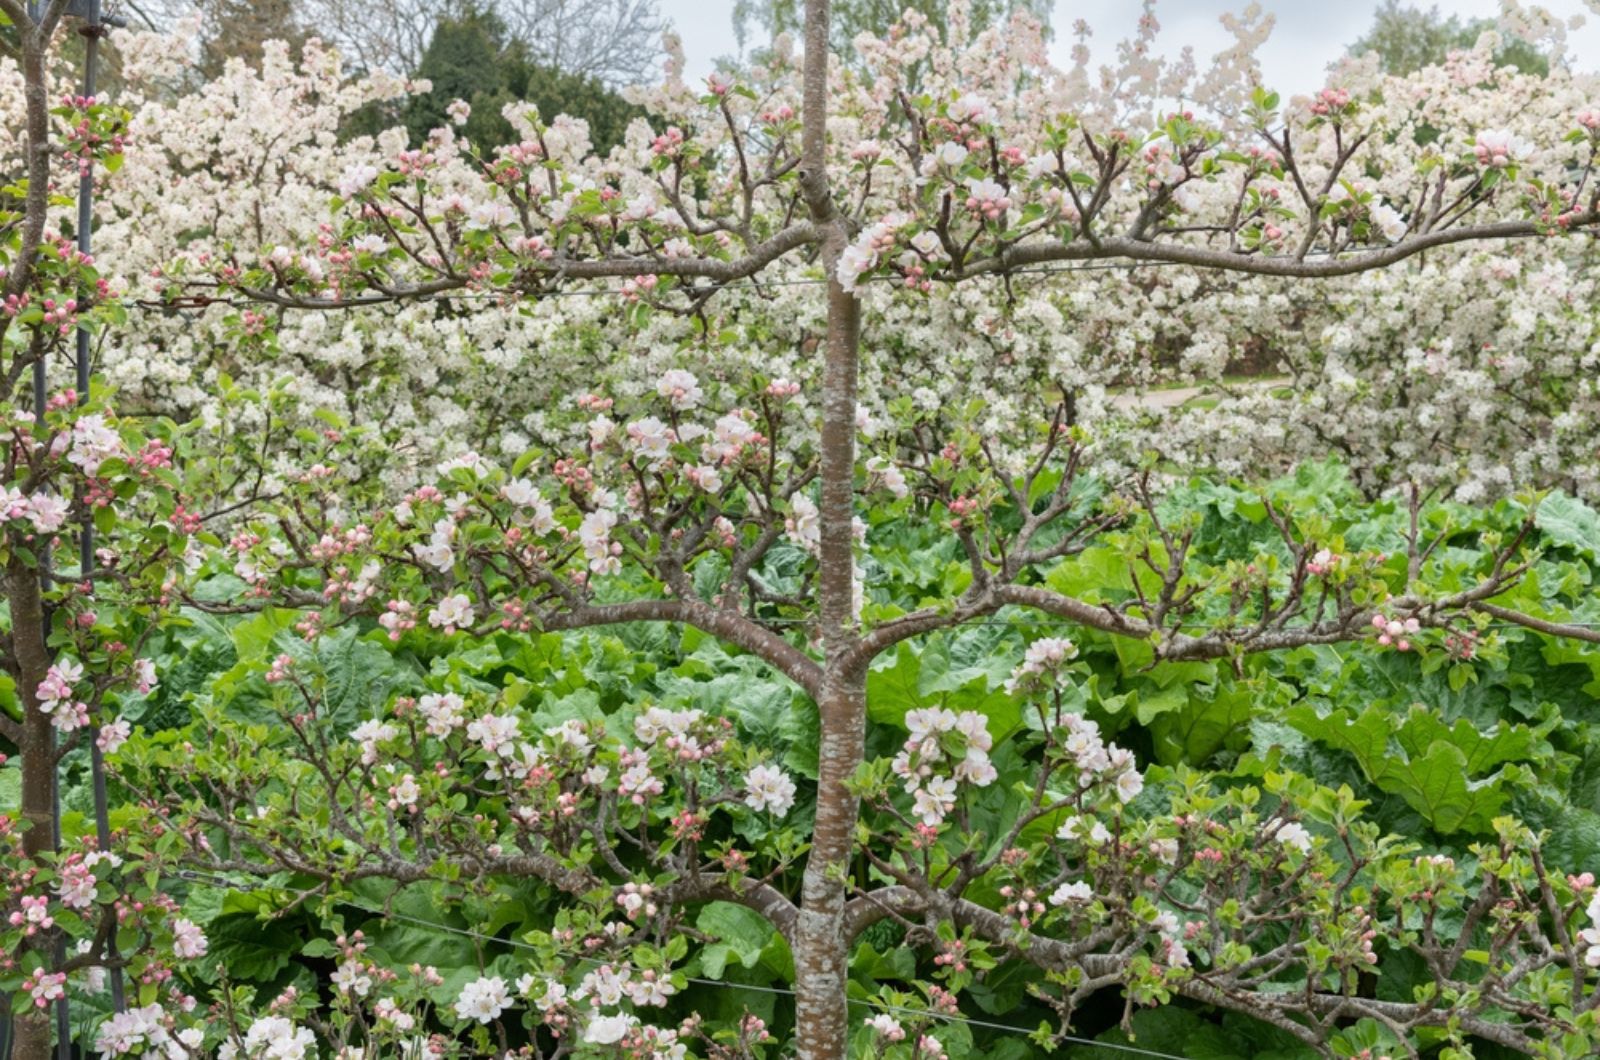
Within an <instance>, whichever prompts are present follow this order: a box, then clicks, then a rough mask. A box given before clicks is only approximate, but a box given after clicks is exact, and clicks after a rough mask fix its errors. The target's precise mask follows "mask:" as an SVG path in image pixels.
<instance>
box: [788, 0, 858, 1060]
mask: <svg viewBox="0 0 1600 1060" xmlns="http://www.w3.org/2000/svg"><path fill="white" fill-rule="evenodd" d="M805 48H806V52H805V74H804V93H805V99H804V104H803V109H802V113H801V123H802V124H801V162H800V191H801V195H802V196H803V197H804V198H805V202H806V206H807V208H808V209H809V211H810V213H811V219H812V222H813V223H815V224H816V225H817V226H818V228H820V229H821V230H822V237H823V238H822V265H823V268H824V269H825V270H826V272H827V274H828V280H829V283H828V337H827V343H826V346H825V351H824V356H825V358H826V360H825V362H824V365H823V376H822V438H821V455H822V469H821V471H822V473H821V481H822V496H821V503H820V504H819V505H818V508H819V511H820V515H821V524H822V525H821V543H820V548H819V550H818V571H817V588H818V597H819V600H818V604H819V612H820V617H821V623H822V629H821V632H822V650H823V667H824V677H823V682H822V694H821V695H820V696H819V697H818V701H817V707H818V712H819V714H820V716H821V727H822V731H821V747H820V754H819V758H818V766H817V821H816V826H815V829H814V831H813V833H812V837H811V852H810V855H809V856H808V857H807V859H806V871H805V880H804V883H803V885H802V889H801V906H800V916H799V919H798V921H797V922H796V925H795V995H796V997H795V1023H796V1027H795V1034H796V1037H797V1046H798V1048H797V1055H798V1056H799V1057H800V1058H801V1060H845V1057H846V1054H847V1051H848V1044H849V1035H850V1013H849V1006H848V1004H847V1003H846V998H845V978H846V971H847V968H846V966H847V964H848V962H849V957H850V950H849V940H848V939H846V938H845V937H844V905H845V899H846V897H847V894H846V890H845V880H846V878H847V875H848V873H849V865H850V855H851V852H852V850H853V847H854V843H855V830H856V822H857V818H858V816H859V813H860V806H859V805H858V801H859V800H857V799H856V797H855V796H854V795H852V794H851V793H850V791H849V790H848V789H847V788H846V784H847V783H848V782H849V781H850V778H851V777H852V776H854V775H855V771H856V768H857V766H859V765H860V763H861V758H862V753H863V741H864V739H865V731H866V706H867V694H866V673H865V671H864V670H862V669H861V668H859V667H854V666H852V665H850V664H849V663H848V662H847V661H846V660H848V659H849V658H850V652H851V649H852V648H854V647H855V644H856V641H857V639H858V635H857V632H856V628H855V627H856V619H855V607H854V601H855V462H856V376H857V370H858V367H859V349H860V341H859V327H860V319H861V307H860V304H859V303H858V302H857V301H856V299H855V296H854V295H852V294H850V293H849V292H847V291H845V290H844V288H842V287H840V286H839V282H838V279H837V267H838V261H839V254H840V252H841V251H842V250H843V249H844V248H845V245H846V242H847V241H848V239H849V233H848V230H847V228H846V224H845V218H843V217H841V216H840V215H839V213H838V211H837V210H835V209H834V205H833V194H832V190H831V189H830V188H829V186H828V169H827V117H828V0H807V2H806V29H805Z"/></svg>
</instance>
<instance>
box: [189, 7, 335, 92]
mask: <svg viewBox="0 0 1600 1060" xmlns="http://www.w3.org/2000/svg"><path fill="white" fill-rule="evenodd" d="M197 9H198V11H199V14H200V53H201V61H200V69H201V70H202V71H203V72H204V73H205V74H206V75H207V76H208V77H215V76H216V75H217V73H218V72H220V71H221V69H222V67H223V66H224V65H225V64H226V63H227V62H228V61H229V60H231V59H242V60H243V61H245V62H247V63H250V64H252V65H259V64H260V62H261V54H262V52H261V49H262V46H263V45H264V44H266V43H267V41H271V40H281V41H287V42H288V43H289V45H290V46H291V47H297V46H298V45H299V44H300V42H302V41H303V40H304V39H305V37H306V35H307V34H308V33H309V32H315V30H313V29H309V28H308V27H307V26H306V25H305V24H304V23H302V22H301V21H300V13H299V11H298V10H297V7H296V4H295V0H200V2H199V4H198V8H197Z"/></svg>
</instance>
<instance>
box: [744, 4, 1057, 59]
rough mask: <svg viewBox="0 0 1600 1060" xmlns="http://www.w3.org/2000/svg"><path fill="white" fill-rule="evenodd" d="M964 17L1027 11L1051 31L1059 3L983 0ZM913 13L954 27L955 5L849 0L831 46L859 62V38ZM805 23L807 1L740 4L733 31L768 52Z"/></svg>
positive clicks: (974, 20) (990, 20)
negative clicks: (773, 42) (778, 38)
mask: <svg viewBox="0 0 1600 1060" xmlns="http://www.w3.org/2000/svg"><path fill="white" fill-rule="evenodd" d="M962 10H963V13H964V14H965V17H966V18H967V19H968V20H969V21H970V24H971V27H972V28H973V29H974V30H982V29H984V28H985V27H987V26H990V25H993V24H994V23H995V22H997V21H1000V20H1003V19H1006V18H1009V17H1010V16H1011V15H1012V14H1013V13H1015V12H1018V11H1025V12H1027V13H1028V14H1030V15H1032V16H1033V17H1034V18H1036V19H1038V20H1039V21H1040V22H1041V23H1042V24H1043V25H1044V26H1045V27H1046V29H1048V28H1049V25H1050V18H1051V15H1052V14H1053V13H1054V11H1055V4H1054V3H1052V2H1051V0H977V2H976V3H972V4H968V5H964V6H963V8H962ZM907 11H912V12H915V13H916V14H917V15H919V16H921V17H922V18H925V19H927V20H928V22H929V24H931V25H933V26H935V27H937V28H938V29H939V30H940V31H941V32H942V31H944V30H946V29H948V28H949V19H950V12H951V5H949V4H947V3H943V2H942V0H844V2H842V3H838V4H835V5H834V6H833V24H832V25H831V26H830V27H829V30H828V44H829V47H831V48H832V49H833V52H834V54H835V55H837V56H839V58H840V60H841V61H843V62H846V63H850V62H854V61H855V59H856V53H855V39H856V37H857V36H858V35H859V34H862V33H872V34H882V33H883V32H884V31H886V30H887V29H888V28H889V27H890V26H892V25H894V24H895V23H896V22H899V21H900V18H901V16H902V15H903V14H905V12H907ZM804 23H805V3H804V0H735V2H734V6H733V30H734V34H735V36H736V37H737V39H738V41H739V46H740V47H741V48H743V47H745V46H746V44H754V45H755V46H756V47H757V48H764V47H765V46H766V44H767V43H768V42H769V41H771V40H772V39H773V38H774V37H776V36H778V35H779V34H780V33H782V34H788V35H789V36H791V37H798V36H799V35H800V32H801V30H802V28H803V26H804Z"/></svg>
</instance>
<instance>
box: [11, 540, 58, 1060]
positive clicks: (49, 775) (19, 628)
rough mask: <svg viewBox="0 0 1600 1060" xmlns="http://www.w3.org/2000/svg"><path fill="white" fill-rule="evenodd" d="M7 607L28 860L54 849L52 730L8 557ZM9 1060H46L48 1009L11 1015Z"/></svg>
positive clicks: (31, 605) (44, 662)
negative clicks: (18, 704) (41, 702)
mask: <svg viewBox="0 0 1600 1060" xmlns="http://www.w3.org/2000/svg"><path fill="white" fill-rule="evenodd" d="M6 595H7V596H8V597H9V602H10V604H11V643H12V650H13V651H14V652H15V653H16V655H15V662H16V676H17V699H18V700H19V701H20V702H21V703H22V709H23V715H22V730H23V735H22V746H21V751H22V825H23V827H24V828H25V829H26V831H25V832H24V833H23V836H22V849H23V852H24V853H26V854H27V855H28V856H29V857H33V858H37V857H39V856H41V855H45V854H52V853H54V852H55V849H56V834H55V802H56V764H55V730H54V729H53V728H52V727H51V725H50V716H49V715H48V714H46V713H45V712H44V711H42V710H40V709H39V697H38V688H39V683H40V682H41V681H43V680H44V678H45V672H46V671H47V670H48V669H49V667H50V654H49V650H48V649H47V648H46V646H45V615H44V603H43V599H42V596H41V593H40V586H39V572H38V571H36V570H31V569H29V568H28V567H27V566H26V565H25V564H24V563H23V562H22V561H21V560H20V559H18V558H17V557H15V556H13V557H12V558H11V562H10V563H9V564H8V565H7V568H6ZM15 1035H16V1037H15V1039H14V1045H13V1050H12V1058H13V1060H50V1055H51V1048H50V1044H51V1043H50V1018H49V1010H48V1009H40V1008H26V1009H23V1010H21V1011H19V1012H17V1013H16V1015H15Z"/></svg>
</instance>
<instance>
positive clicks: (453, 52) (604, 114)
mask: <svg viewBox="0 0 1600 1060" xmlns="http://www.w3.org/2000/svg"><path fill="white" fill-rule="evenodd" d="M534 52H535V49H533V48H532V47H530V45H529V44H528V43H527V38H524V37H521V36H517V35H513V34H512V33H511V32H510V31H509V30H508V29H507V25H506V22H505V20H504V19H503V18H502V17H501V16H500V14H499V13H498V12H497V11H495V10H494V9H492V8H477V7H474V6H471V5H465V6H463V7H462V8H461V9H460V10H458V11H457V12H456V13H454V14H452V15H450V16H449V17H446V18H443V19H440V20H439V21H438V22H437V23H436V24H435V25H434V28H433V37H432V39H430V40H429V42H428V48H427V51H425V52H424V53H423V56H422V62H421V63H420V64H419V65H418V67H417V70H416V76H417V77H419V78H425V79H427V80H428V82H429V83H430V84H431V86H432V87H431V89H430V90H429V91H428V92H426V93H421V94H418V95H415V96H413V97H412V98H411V101H410V103H409V104H408V107H407V110H406V113H405V123H406V127H407V128H408V129H409V130H410V132H411V137H412V142H414V143H421V142H422V141H423V140H425V139H426V138H427V136H428V133H429V132H430V131H431V130H433V129H435V128H437V127H439V126H441V125H448V124H450V123H451V121H452V119H451V117H450V115H449V113H448V108H449V106H450V104H451V103H452V102H453V101H455V100H458V99H460V100H465V101H466V102H467V103H469V104H470V105H471V107H472V113H471V116H470V117H469V118H468V119H467V121H466V122H465V125H464V132H465V134H466V136H467V137H468V139H470V140H471V141H472V142H473V143H474V144H475V145H477V146H478V147H480V148H481V149H484V150H488V149H492V148H495V147H498V146H500V145H501V144H505V143H509V142H511V141H512V139H513V138H514V137H515V136H516V131H515V130H514V129H513V128H512V125H511V123H510V122H509V121H507V120H506V119H505V118H504V117H503V116H502V114H501V111H502V109H503V108H504V107H505V106H506V105H507V104H509V103H514V102H520V103H532V104H533V105H534V106H536V107H538V108H539V113H540V114H542V115H545V116H547V117H554V116H555V115H557V114H568V115H571V116H572V117H575V118H582V119H583V120H584V121H586V122H588V123H589V135H590V139H591V140H592V142H593V143H594V146H595V149H596V150H598V151H600V152H601V153H602V154H603V153H605V152H607V151H609V150H610V149H611V147H612V145H613V144H616V143H619V142H621V140H622V135H623V133H624V132H625V131H626V130H627V127H628V123H629V122H630V121H632V120H633V119H634V118H635V117H638V116H640V115H642V114H643V113H644V112H643V111H642V110H641V109H640V108H638V107H635V106H632V105H630V104H629V103H628V102H627V101H626V100H624V99H623V98H622V97H621V96H619V95H618V94H617V93H615V92H614V91H612V90H611V89H609V88H607V87H606V86H605V85H604V84H602V83H601V81H600V80H598V79H597V78H595V77H593V76H591V75H588V74H583V73H572V72H566V71H565V70H563V69H561V68H558V67H554V66H550V65H548V64H546V63H543V62H540V61H536V60H535V59H534V58H533V57H532V56H533V54H534Z"/></svg>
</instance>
